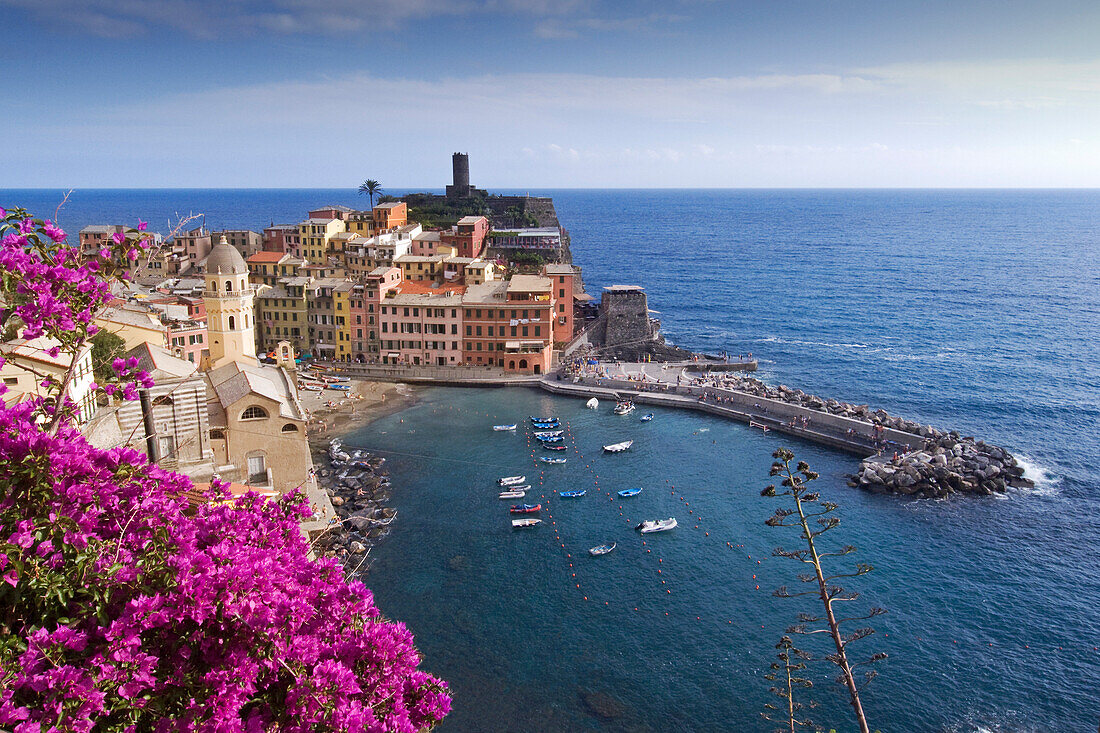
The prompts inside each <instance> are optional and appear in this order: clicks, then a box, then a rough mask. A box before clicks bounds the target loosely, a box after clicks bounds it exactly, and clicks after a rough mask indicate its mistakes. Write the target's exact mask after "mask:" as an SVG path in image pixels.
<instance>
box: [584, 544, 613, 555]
mask: <svg viewBox="0 0 1100 733" xmlns="http://www.w3.org/2000/svg"><path fill="white" fill-rule="evenodd" d="M615 545H616V543H615V542H612V543H611V544H610V545H596V546H595V547H593V548H592V549H591V550H589V551H588V554H589V555H606V554H607V553H609V552H611V551H612V550H614V549H615Z"/></svg>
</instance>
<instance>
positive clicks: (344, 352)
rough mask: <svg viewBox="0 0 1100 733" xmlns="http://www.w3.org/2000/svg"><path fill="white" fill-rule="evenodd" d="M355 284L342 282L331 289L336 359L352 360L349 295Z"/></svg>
mask: <svg viewBox="0 0 1100 733" xmlns="http://www.w3.org/2000/svg"><path fill="white" fill-rule="evenodd" d="M354 286H355V283H352V282H350V281H347V282H342V283H340V284H339V285H337V286H336V287H334V288H333V289H332V310H333V312H334V315H335V320H336V358H337V359H339V360H341V361H350V360H351V359H352V348H351V323H352V318H351V293H352V289H353V288H354Z"/></svg>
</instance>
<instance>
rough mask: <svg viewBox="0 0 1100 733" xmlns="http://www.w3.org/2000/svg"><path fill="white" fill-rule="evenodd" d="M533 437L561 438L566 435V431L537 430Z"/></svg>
mask: <svg viewBox="0 0 1100 733" xmlns="http://www.w3.org/2000/svg"><path fill="white" fill-rule="evenodd" d="M533 435H534V436H535V437H536V438H560V437H561V436H563V435H565V431H564V430H536V431H535V432H534V433H533Z"/></svg>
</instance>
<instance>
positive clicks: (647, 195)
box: [0, 191, 1100, 733]
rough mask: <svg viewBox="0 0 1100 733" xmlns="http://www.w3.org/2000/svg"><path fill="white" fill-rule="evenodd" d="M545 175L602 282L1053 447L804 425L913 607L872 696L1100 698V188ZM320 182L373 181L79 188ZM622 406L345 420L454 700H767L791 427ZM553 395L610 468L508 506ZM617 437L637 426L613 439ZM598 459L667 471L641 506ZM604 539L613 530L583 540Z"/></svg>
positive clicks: (208, 202)
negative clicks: (913, 440)
mask: <svg viewBox="0 0 1100 733" xmlns="http://www.w3.org/2000/svg"><path fill="white" fill-rule="evenodd" d="M532 193H547V194H550V195H553V196H554V198H555V202H556V205H557V209H558V213H559V216H560V218H561V220H562V223H563V225H564V226H566V227H567V228H568V229H569V230H570V231H571V233H572V235H573V252H574V260H575V262H576V263H577V264H580V265H582V266H583V267H584V277H585V281H586V283H587V284H588V286H589V290H590V292H593V293H597V294H598V288H599V287H600V286H602V285H607V284H612V283H617V282H628V283H636V284H641V285H644V286H646V288H647V290H648V292H649V294H650V307H651V308H653V309H654V310H656V311H659V314H660V316H659V317H660V318H661V319H662V322H663V325H664V329H665V332H666V333H667V335H668V336H669V337H670V338H671V339H672V340H673V341H675V342H677V343H680V344H682V345H684V346H688V347H693V348H703V349H711V350H718V349H728V350H729V351H731V352H733V353H744V352H749V351H751V352H753V353H754V354H755V355H756V356H757V357H759V358H760V359H761V367H762V369H761V374H760V376H761V377H762V378H764V379H766V380H769V381H776V382H783V383H786V384H789V385H793V386H798V387H801V388H803V389H806V390H807V391H812V392H815V393H817V394H821V395H823V396H831V397H837V398H840V399H847V400H850V401H854V402H866V403H870V404H874V405H878V406H882V407H885V408H886V409H888V410H891V411H892V412H896V413H898V414H903V415H906V416H908V417H912V418H915V419H920V420H923V421H926V422H931V423H933V424H935V425H938V426H941V427H945V428H958V429H960V430H962V431H965V432H972V433H975V434H977V435H979V436H981V437H984V438H986V439H988V440H990V441H992V442H995V443H997V444H1000V445H1004V446H1005V447H1007V448H1009V449H1010V450H1012V451H1013V452H1015V453H1016V454H1017V455H1019V456H1023V457H1024V458H1025V459H1026V460H1027V461H1028V462H1029V463H1030V465H1031V466H1032V467H1033V471H1034V475H1037V476H1038V477H1039V478H1040V483H1039V488H1038V489H1037V490H1035V491H1030V492H1013V493H1011V494H1009V495H1008V496H1005V497H1000V498H994V499H969V498H967V499H961V500H954V501H947V502H924V501H912V500H904V499H896V498H892V497H879V496H871V495H867V494H864V493H862V492H860V491H858V490H855V489H850V488H848V487H847V486H846V485H845V480H844V475H845V474H846V473H848V472H850V471H851V470H853V468H854V467H855V465H856V464H855V460H854V459H853V458H851V457H849V456H845V455H841V454H836V453H832V452H830V451H826V450H824V449H820V448H817V447H815V446H810V445H803V444H798V443H794V444H792V447H794V449H795V450H796V452H797V453H798V455H799V457H800V458H804V459H806V460H808V461H809V462H810V463H811V464H812V465H813V466H814V468H815V469H817V470H819V471H820V472H821V474H822V479H821V481H820V482H819V484H820V488H821V489H822V491H823V492H825V493H826V494H827V496H828V497H829V498H831V499H834V500H836V501H838V502H839V503H840V504H841V505H842V514H841V516H842V519H843V524H842V526H841V529H840V530H839V531H838V533H837V537H838V539H839V540H841V541H843V542H852V543H853V544H856V545H858V546H859V547H860V553H859V559H861V560H863V561H869V562H872V563H874V564H875V565H876V567H877V569H876V572H875V573H873V574H872V575H871V576H868V577H866V578H863V579H860V580H859V581H858V582H857V583H855V584H854V585H855V586H856V587H858V588H859V589H860V590H861V591H863V593H864V598H865V600H866V601H867V603H868V604H875V605H881V606H884V607H886V608H888V609H889V611H890V614H889V615H888V616H886V617H883V618H882V619H881V620H879V621H878V622H876V624H875V626H876V627H877V628H878V629H879V634H877V635H876V636H875V637H874V638H873V640H872V641H869V642H864V643H863V648H864V649H867V650H868V651H870V650H879V649H881V650H884V651H887V652H888V653H889V654H890V659H889V661H888V662H887V663H885V664H884V665H883V666H882V669H881V671H882V676H881V678H880V679H879V680H877V681H875V682H874V684H873V685H872V686H871V687H870V688H869V689H868V692H867V693H866V698H865V704H866V707H867V709H868V712H869V715H870V716H871V720H872V723H873V725H874V726H875V727H877V728H879V729H881V730H882V731H884V732H887V731H958V732H960V733H961V732H963V731H979V730H988V731H1006V732H1007V731H1059V732H1061V731H1092V730H1095V729H1096V726H1097V724H1098V722H1100V705H1098V698H1100V696H1098V694H1097V690H1100V652H1098V651H1097V650H1096V647H1098V646H1100V610H1098V608H1100V563H1098V562H1097V560H1098V555H1100V552H1098V547H1100V528H1098V524H1097V522H1096V519H1095V518H1096V517H1097V516H1098V514H1100V502H1098V492H1097V481H1096V474H1095V470H1094V466H1095V464H1096V461H1097V457H1098V455H1100V437H1098V434H1097V425H1098V424H1100V419H1098V418H1100V345H1098V344H1100V341H1098V337H1100V264H1098V263H1100V256H1098V255H1100V252H1098V250H1100V245H1098V243H1097V234H1096V233H1097V232H1098V231H1100V192H1097V191H549V192H534V191H532ZM58 200H59V197H58V196H57V194H56V192H42V191H34V192H18V191H0V206H8V205H11V204H12V203H19V202H23V203H25V204H26V205H28V206H31V207H33V209H34V210H35V211H37V212H51V213H52V211H53V208H54V207H55V206H56V203H57V201H58ZM329 202H337V203H346V204H350V205H355V204H357V203H359V200H357V197H356V196H355V195H354V194H353V193H352V192H351V191H105V192H95V191H93V192H86V193H82V192H77V194H76V195H75V196H74V198H73V199H72V201H71V203H70V204H69V206H67V207H66V209H65V210H64V212H63V214H62V217H61V221H62V224H63V225H65V226H66V227H67V228H69V229H70V230H72V231H75V230H76V229H79V228H80V226H82V225H84V224H86V223H93V222H110V221H115V220H123V221H128V220H133V219H136V218H137V217H139V216H140V217H142V218H146V219H149V220H150V221H151V222H152V223H153V226H154V227H157V228H161V229H163V228H164V227H163V225H162V224H161V222H162V221H164V220H165V219H166V218H167V217H168V216H169V215H170V214H171V213H172V212H176V211H181V212H182V211H187V210H195V211H204V212H206V214H207V222H208V224H209V225H210V226H212V227H215V228H216V227H222V226H233V227H237V226H244V227H252V228H259V227H262V226H263V225H265V224H267V223H268V222H269V221H271V220H274V221H276V222H290V221H297V220H299V219H300V218H301V217H302V216H303V215H304V212H305V210H306V209H307V208H309V207H310V206H315V205H319V204H322V203H329ZM604 408H605V409H603V410H601V411H599V412H591V411H588V410H584V409H583V406H582V403H581V402H580V401H578V400H569V399H564V398H555V397H550V396H547V395H545V394H542V393H539V392H535V391H531V390H524V389H510V390H497V391H492V390H442V389H438V390H427V391H425V392H423V393H421V401H420V403H419V404H418V405H417V406H415V407H413V408H412V409H410V410H408V411H406V412H404V413H402V414H400V415H395V416H392V417H389V418H385V419H384V420H381V421H379V422H377V423H375V424H373V425H371V426H369V427H368V428H366V429H364V430H363V431H361V432H360V433H359V434H356V435H352V436H349V437H348V443H349V444H356V445H363V446H367V447H370V448H375V449H379V450H386V451H390V452H388V453H386V454H385V455H387V456H388V457H389V461H388V464H387V465H388V467H389V468H390V470H391V472H392V474H393V479H394V485H395V486H396V487H398V490H397V492H396V495H395V499H394V502H395V505H396V506H397V508H398V510H399V514H398V518H397V521H396V522H395V523H394V531H393V534H392V535H391V537H390V538H389V539H388V540H387V541H386V542H385V543H384V544H383V545H382V546H380V547H379V548H378V549H377V550H376V551H375V553H374V554H375V556H376V562H375V565H374V567H373V570H372V572H371V574H370V575H369V576H368V578H367V582H368V585H369V586H370V587H371V588H372V589H373V590H374V591H375V593H376V595H377V598H378V602H379V605H380V606H381V608H382V609H383V610H384V612H385V613H387V614H388V615H390V616H392V617H394V618H398V619H401V620H403V621H405V622H407V623H408V625H409V626H410V628H411V629H412V631H413V632H414V633H415V635H416V637H417V644H418V646H419V647H420V649H421V650H422V651H423V653H424V656H425V665H426V667H428V668H429V669H431V670H433V671H435V672H437V673H439V674H441V675H443V676H444V677H446V678H448V679H449V680H450V681H451V684H452V686H453V688H454V690H455V692H456V701H455V710H454V713H453V714H452V716H451V717H450V718H449V719H448V720H447V722H446V723H445V724H444V726H443V728H442V730H443V731H470V730H478V731H480V730H516V731H519V730H523V731H529V730H532V731H533V730H607V731H618V730H654V731H675V730H746V731H763V730H767V729H768V727H767V726H766V725H765V724H764V723H763V722H762V721H761V720H760V719H759V715H758V713H759V711H760V710H761V709H762V705H763V703H764V702H765V701H766V700H767V694H766V688H767V683H766V682H765V681H764V680H763V679H762V678H761V674H762V672H763V671H764V669H765V668H766V666H767V664H768V662H769V661H770V659H771V655H772V652H773V649H772V646H773V645H774V643H775V642H776V641H777V638H778V636H779V634H780V633H781V631H782V629H783V628H784V627H785V626H786V625H788V624H789V623H791V622H793V620H794V618H795V616H796V614H797V613H798V611H800V610H804V607H803V606H801V605H800V604H799V603H798V602H796V601H785V600H778V599H774V598H772V597H771V596H770V595H769V591H770V590H771V589H772V588H774V587H775V586H777V585H782V584H785V583H791V582H793V579H794V576H795V574H796V573H797V572H798V569H797V568H795V567H793V563H789V562H781V561H779V560H775V559H772V558H770V557H769V555H770V550H771V548H772V547H773V546H775V545H777V544H792V540H791V538H790V537H789V536H784V535H783V533H782V532H780V531H779V530H773V529H770V528H767V527H765V526H764V525H763V521H764V519H766V518H767V517H768V516H769V515H770V513H771V511H772V509H773V508H774V506H775V504H774V503H773V502H772V501H770V500H765V499H763V498H761V497H760V496H759V490H760V488H761V487H762V486H763V485H764V484H766V483H767V482H768V478H767V469H768V466H769V464H770V460H771V459H770V453H771V451H772V450H773V449H774V448H775V447H776V446H777V445H779V444H781V442H782V444H791V442H790V441H789V440H787V439H784V440H782V441H780V440H779V439H776V438H773V437H770V436H769V437H765V436H762V435H759V434H757V433H754V432H751V431H749V430H748V429H747V428H746V427H744V426H741V425H739V424H733V423H727V422H724V421H721V420H718V419H716V418H710V417H705V416H701V415H695V414H689V413H677V412H671V411H661V410H657V411H656V412H657V419H655V420H654V421H653V422H652V423H649V424H648V425H643V424H641V423H638V422H637V420H636V416H635V417H627V418H617V417H614V416H612V415H610V414H609V412H608V409H607V408H609V406H608V405H604ZM534 414H558V415H560V416H561V417H562V418H563V419H565V420H567V421H568V422H569V430H570V433H571V435H572V436H575V441H576V447H577V448H579V450H580V451H581V455H578V454H575V453H572V452H570V453H569V454H568V455H569V456H570V458H569V462H568V463H567V464H566V465H565V466H547V467H546V471H545V472H544V474H545V475H544V477H543V483H542V485H541V486H542V487H543V489H544V490H545V491H547V492H549V491H551V490H555V491H556V490H558V489H570V488H582V487H583V488H588V489H589V494H588V496H586V497H584V498H582V499H579V500H572V501H570V500H556V499H551V502H552V503H551V505H550V506H551V511H552V514H553V521H554V522H556V523H557V524H547V525H544V526H540V527H538V528H536V529H534V530H531V531H523V532H520V531H515V532H514V531H513V530H511V528H510V526H509V523H508V517H507V514H506V505H507V504H508V502H502V501H499V500H498V499H497V498H496V491H495V485H494V481H495V479H496V478H497V477H498V476H501V475H507V474H511V473H519V472H523V473H526V474H528V476H529V478H537V477H539V474H538V473H536V472H535V470H534V469H535V464H534V463H533V462H532V459H531V451H530V449H529V448H528V446H527V441H526V439H525V438H524V437H523V436H520V435H515V436H513V435H506V434H500V433H494V432H492V430H491V429H490V426H491V425H492V424H493V423H498V422H503V421H508V422H511V421H513V420H523V419H524V418H526V417H527V416H528V415H534ZM625 437H631V438H634V439H636V440H637V443H636V444H635V448H634V450H633V451H632V452H630V453H628V454H623V455H619V456H603V455H602V454H600V453H599V451H598V448H599V446H600V445H602V444H606V443H610V442H613V441H614V440H617V439H620V438H625ZM582 457H583V459H585V460H581V459H582ZM589 467H590V468H589ZM597 475H598V476H599V478H598V479H596V478H595V476H597ZM597 480H598V481H599V486H600V487H604V488H607V489H619V488H625V487H628V486H644V487H645V491H644V492H643V493H642V494H641V495H639V496H637V497H635V498H634V499H632V500H629V501H630V503H629V504H627V501H628V500H624V501H623V502H622V503H623V506H624V510H623V514H624V516H621V517H620V516H619V511H618V509H617V507H618V505H619V504H618V502H612V501H609V500H608V498H607V496H602V498H601V495H599V494H598V493H597V492H596V483H595V482H596V481H597ZM666 482H667V483H666ZM666 486H668V487H672V486H675V489H672V488H667V489H666V488H665V487H666ZM674 490H675V491H676V492H677V493H675V494H674V493H672V492H673V491H674ZM529 496H531V495H529ZM547 496H550V494H549V493H547ZM681 497H682V498H683V499H684V500H686V502H689V503H690V507H685V505H684V501H682V500H681ZM689 509H690V510H691V511H694V512H696V513H697V515H698V516H700V517H702V520H701V521H700V528H699V529H698V530H696V529H695V528H694V524H690V523H689V522H688V521H687V520H689V519H691V518H694V517H695V516H696V514H688V510H689ZM669 515H675V516H677V517H678V518H679V520H680V522H681V527H680V528H679V529H677V530H676V531H674V532H671V533H667V534H665V535H657V536H654V537H652V539H650V538H647V539H646V542H647V543H649V544H647V545H645V546H643V545H641V539H640V538H639V537H638V535H637V534H636V533H635V532H634V531H633V529H631V527H632V524H631V522H634V523H637V521H639V520H640V519H643V518H658V517H665V516H669ZM544 518H548V517H546V516H545V515H544ZM555 530H556V533H555ZM706 532H709V533H710V535H709V536H707V535H706V534H705V533H706ZM556 534H559V535H560V536H561V541H558V540H557V537H556V536H555V535H556ZM612 539H616V540H619V548H618V549H617V550H616V551H615V552H613V553H612V554H610V555H608V556H606V557H602V558H589V557H587V556H585V550H587V548H588V547H591V546H593V545H595V544H597V543H599V542H603V541H607V540H612ZM727 542H730V543H733V544H734V545H735V546H736V545H744V548H743V551H742V548H737V550H736V551H735V550H732V549H729V548H728V547H727V545H726V543H727ZM563 543H564V544H565V548H562V547H561V545H562V544H563ZM646 549H650V550H653V552H650V553H646V552H645V550H646ZM569 554H572V555H573V558H569V557H568V555H569ZM749 555H751V556H752V560H750V559H749V557H748V556H749ZM658 557H659V559H660V560H661V561H662V562H660V563H658V562H657V561H656V558H658ZM757 560H759V561H761V562H760V564H759V565H757V564H756V561H757ZM571 561H572V562H573V563H574V567H573V568H570V567H569V562H571ZM657 569H661V570H662V572H661V573H660V574H658V573H657V572H656V571H657ZM573 572H576V573H577V578H576V579H574V578H573V577H572V573H573ZM753 574H756V575H757V578H756V579H755V580H754V579H753V578H752V575H753ZM661 580H665V581H666V582H665V583H664V584H662V583H661V582H660V581H661ZM577 583H580V584H581V588H580V589H578V588H577V587H576V585H577ZM757 584H759V585H760V590H756V588H755V586H756V585H757ZM668 590H671V591H672V593H667V592H666V591H668ZM585 595H588V597H589V600H588V601H585V600H584V596H585ZM605 603H606V605H604V604H605ZM635 607H637V609H638V610H637V611H635V610H634V609H635ZM666 612H667V613H668V614H669V615H668V616H665V615H664V614H665V613H666ZM696 617H698V619H696ZM731 622H732V623H731ZM761 627H763V628H761ZM886 634H889V636H888V637H887V636H886ZM817 676H818V678H819V683H818V686H817V690H816V695H815V696H816V698H817V699H818V700H819V701H820V702H821V707H820V708H819V710H818V711H817V712H816V713H815V714H814V716H813V717H814V718H815V719H816V720H819V721H821V722H823V723H827V724H829V725H835V726H836V727H837V728H838V729H839V730H842V731H847V730H851V729H852V726H851V725H850V724H849V723H848V720H849V719H850V718H849V716H848V715H847V714H846V712H845V710H844V709H843V699H842V697H841V695H840V693H839V691H838V690H837V688H836V687H835V686H833V685H831V684H830V683H828V681H827V680H825V679H823V677H824V674H823V673H820V672H819V673H818V675H817ZM591 692H604V693H607V694H608V695H610V696H611V697H612V698H613V700H614V701H615V705H616V706H617V708H618V709H617V711H616V712H617V713H618V717H616V718H614V719H612V720H601V719H598V718H597V717H595V716H594V715H592V714H591V711H590V710H589V708H588V706H586V704H585V701H584V697H583V694H584V693H591Z"/></svg>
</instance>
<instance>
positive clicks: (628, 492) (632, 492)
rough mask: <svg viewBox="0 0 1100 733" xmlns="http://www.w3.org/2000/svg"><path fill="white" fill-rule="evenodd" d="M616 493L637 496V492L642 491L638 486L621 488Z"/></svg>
mask: <svg viewBox="0 0 1100 733" xmlns="http://www.w3.org/2000/svg"><path fill="white" fill-rule="evenodd" d="M618 493H619V496H637V495H638V494H640V493H642V489H641V488H640V487H639V488H637V489H623V490H622V491H620V492H618Z"/></svg>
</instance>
